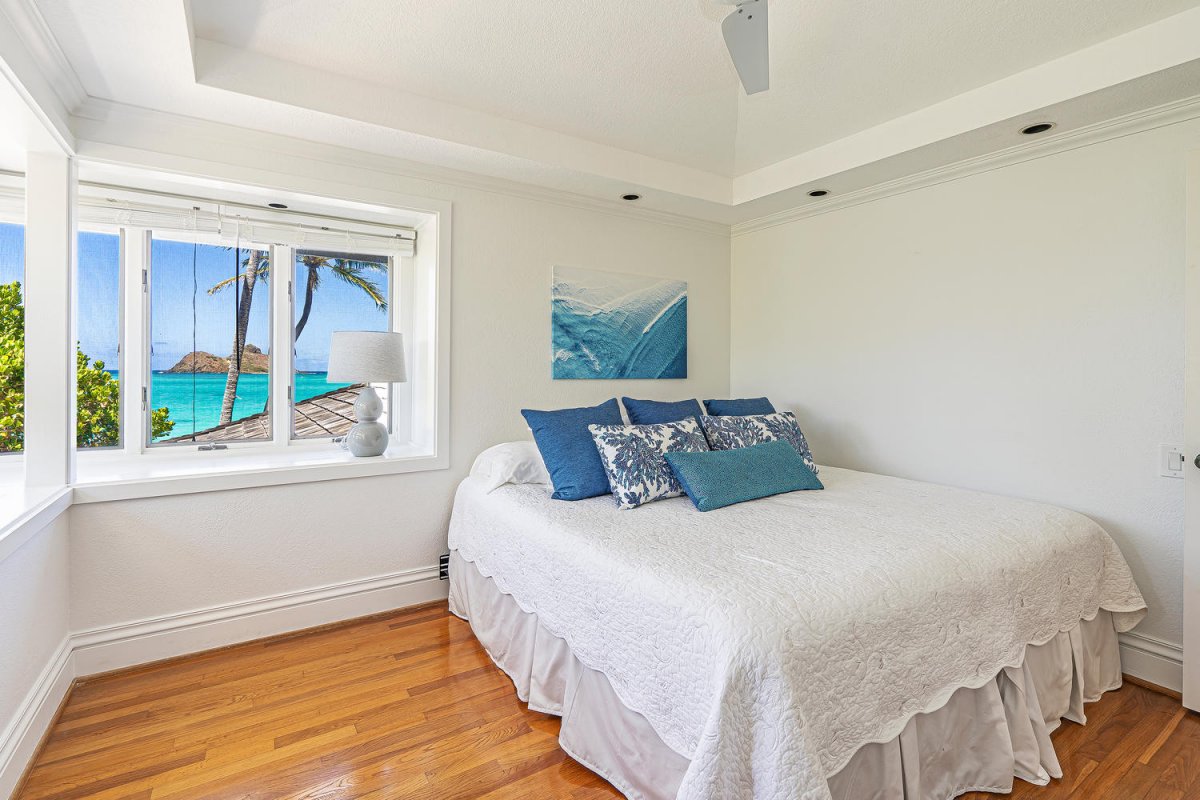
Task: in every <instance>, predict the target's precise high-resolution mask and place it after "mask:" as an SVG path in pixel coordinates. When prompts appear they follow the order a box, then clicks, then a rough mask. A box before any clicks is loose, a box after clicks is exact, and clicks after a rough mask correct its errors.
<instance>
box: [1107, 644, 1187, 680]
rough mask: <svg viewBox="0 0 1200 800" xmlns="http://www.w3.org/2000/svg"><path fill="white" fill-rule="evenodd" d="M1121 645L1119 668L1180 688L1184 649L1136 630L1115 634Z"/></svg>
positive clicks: (1137, 676) (1130, 673) (1143, 677)
mask: <svg viewBox="0 0 1200 800" xmlns="http://www.w3.org/2000/svg"><path fill="white" fill-rule="evenodd" d="M1117 639H1118V641H1119V642H1120V645H1121V670H1122V671H1123V672H1125V673H1127V674H1129V675H1132V676H1133V677H1135V678H1141V679H1142V680H1144V681H1149V682H1150V683H1153V684H1157V685H1158V686H1162V687H1163V688H1164V689H1170V690H1171V691H1173V692H1181V691H1183V648H1182V647H1180V646H1179V645H1177V644H1175V643H1173V642H1168V641H1166V640H1165V639H1159V638H1157V637H1155V636H1147V635H1146V634H1143V633H1137V632H1136V631H1129V632H1128V633H1122V634H1120V635H1119V636H1118V637H1117Z"/></svg>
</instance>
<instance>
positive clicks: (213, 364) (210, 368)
mask: <svg viewBox="0 0 1200 800" xmlns="http://www.w3.org/2000/svg"><path fill="white" fill-rule="evenodd" d="M270 363H271V362H270V357H269V356H267V354H266V353H264V352H263V351H262V350H260V349H259V348H258V346H257V345H253V344H249V343H247V344H246V349H245V350H243V351H242V368H241V371H242V372H244V373H256V372H257V373H265V372H267V370H268V368H269V366H270ZM167 372H197V373H201V374H204V373H210V374H224V373H226V372H229V359H228V358H222V357H221V356H215V355H213V354H212V353H206V352H204V351H203V350H197V351H196V352H194V353H188V354H187V355H185V356H184V357H183V358H181V359H179V363H177V364H176V365H175V366H173V367H171V368H170V369H169V370H167Z"/></svg>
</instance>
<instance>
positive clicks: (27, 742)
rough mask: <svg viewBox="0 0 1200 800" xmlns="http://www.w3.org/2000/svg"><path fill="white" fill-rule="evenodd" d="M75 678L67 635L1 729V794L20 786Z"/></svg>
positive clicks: (5, 795) (3, 794) (7, 794)
mask: <svg viewBox="0 0 1200 800" xmlns="http://www.w3.org/2000/svg"><path fill="white" fill-rule="evenodd" d="M74 679H75V670H74V664H73V659H72V652H71V641H70V638H69V637H66V638H64V639H63V640H62V643H61V644H59V646H58V649H57V650H55V651H54V655H52V656H51V657H50V660H49V661H48V662H47V663H46V668H45V669H43V670H42V673H41V674H40V675H39V676H38V678H37V680H36V681H34V683H33V686H31V687H30V689H29V694H27V695H26V696H25V700H24V701H23V702H22V703H21V707H20V708H19V709H18V710H17V713H16V714H15V715H14V716H13V718H12V720H11V721H10V722H9V723H8V727H6V728H5V729H4V731H3V732H2V733H0V797H8V796H10V795H11V794H12V793H13V790H14V789H16V788H17V784H18V783H19V782H20V780H21V777H22V776H23V775H24V774H25V768H26V766H28V764H29V762H30V760H31V759H32V758H33V756H34V753H36V752H37V748H38V745H39V744H41V741H42V737H43V736H45V735H46V731H47V730H48V729H49V728H50V724H51V723H52V722H53V721H54V716H55V714H56V713H58V707H59V706H60V705H62V701H63V699H64V698H65V697H66V696H67V692H68V691H69V690H70V689H71V683H72V682H73V681H74Z"/></svg>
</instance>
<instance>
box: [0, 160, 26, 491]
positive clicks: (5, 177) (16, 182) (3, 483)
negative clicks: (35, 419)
mask: <svg viewBox="0 0 1200 800" xmlns="http://www.w3.org/2000/svg"><path fill="white" fill-rule="evenodd" d="M24 183H25V179H24V176H22V175H15V174H10V173H0V222H3V223H6V224H9V225H20V226H21V228H22V230H24V229H25V227H26V226H25V187H24ZM28 268H29V264H28V259H26V264H25V266H24V268H23V269H22V270H21V291H22V296H23V295H24V292H25V291H26V276H25V272H26V271H27V270H28ZM25 327H26V330H28V328H29V317H28V315H26V318H25ZM24 482H25V450H24V449H22V450H21V451H20V452H17V453H14V452H4V453H0V487H17V486H23V485H24Z"/></svg>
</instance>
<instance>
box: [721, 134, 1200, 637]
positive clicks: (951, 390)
mask: <svg viewBox="0 0 1200 800" xmlns="http://www.w3.org/2000/svg"><path fill="white" fill-rule="evenodd" d="M1195 147H1200V121H1191V122H1187V123H1182V124H1177V125H1173V126H1170V127H1166V128H1161V129H1158V130H1153V131H1149V132H1145V133H1140V134H1136V135H1132V136H1128V137H1125V138H1122V139H1117V140H1113V141H1108V142H1104V143H1100V144H1096V145H1093V146H1090V147H1085V148H1081V149H1077V150H1073V151H1070V152H1065V153H1060V154H1057V155H1052V156H1048V157H1043V158H1039V159H1035V160H1032V161H1027V162H1024V163H1020V164H1016V165H1014V166H1009V167H1005V168H1002V169H997V170H994V171H991V172H986V173H983V174H978V175H974V176H971V177H967V178H963V179H960V180H956V181H953V182H949V183H945V184H941V185H937V186H933V187H930V188H924V189H920V190H916V191H912V192H909V193H906V194H901V195H897V196H893V197H890V198H886V199H880V200H876V201H874V202H870V203H866V204H863V205H859V206H855V207H851V208H847V209H844V210H838V211H833V212H830V213H827V214H823V215H820V216H814V217H809V218H806V219H801V220H796V221H793V222H790V223H787V224H784V225H780V226H777V227H772V228H766V229H763V230H759V231H756V232H752V233H746V234H743V235H739V236H735V238H734V240H733V248H732V249H733V280H732V285H733V287H734V293H733V308H732V335H733V342H732V365H733V367H732V374H731V383H732V393H733V394H734V395H758V394H767V395H769V396H771V398H772V399H774V400H775V401H776V402H777V403H779V404H781V405H783V406H786V407H788V408H791V409H794V410H795V411H796V412H797V413H798V415H799V417H800V419H801V422H802V425H803V427H804V429H805V432H806V434H808V435H809V440H810V442H811V444H812V447H813V451H814V453H815V455H816V457H817V459H818V461H819V462H820V463H825V464H832V465H837V466H845V467H851V468H854V469H864V470H870V471H874V472H882V473H886V474H893V475H900V476H905V477H912V478H918V479H923V480H930V481H936V482H939V483H946V484H952V485H958V486H966V487H972V488H977V489H984V490H989V491H994V492H999V493H1003V494H1010V495H1016V496H1023V497H1029V498H1035V499H1039V500H1044V501H1049V502H1052V503H1055V504H1059V505H1063V506H1066V507H1069V508H1073V509H1076V510H1078V511H1082V512H1084V513H1086V514H1088V515H1090V516H1092V517H1093V518H1095V519H1096V520H1097V521H1099V522H1100V523H1101V524H1102V525H1103V526H1104V527H1105V528H1106V529H1107V530H1108V531H1109V533H1111V534H1112V536H1113V537H1114V539H1116V541H1117V542H1118V544H1119V545H1120V546H1121V549H1122V550H1123V552H1124V554H1125V556H1126V558H1127V559H1128V560H1129V562H1130V565H1131V566H1132V568H1133V571H1134V574H1135V575H1136V577H1137V580H1138V583H1139V585H1140V586H1141V588H1142V591H1143V593H1144V594H1145V596H1146V600H1147V602H1148V603H1149V606H1150V613H1149V616H1148V617H1147V619H1146V620H1145V622H1144V623H1143V624H1142V625H1141V626H1140V627H1139V628H1138V631H1139V632H1140V633H1143V634H1148V635H1151V636H1154V637H1158V638H1160V639H1164V640H1167V641H1168V642H1171V643H1178V642H1179V641H1180V639H1181V631H1182V610H1181V603H1182V599H1181V591H1182V573H1181V559H1182V552H1183V546H1182V538H1183V533H1182V528H1183V485H1182V484H1183V482H1182V481H1180V480H1172V479H1169V478H1162V477H1159V475H1158V462H1157V458H1158V445H1159V444H1160V443H1171V442H1175V443H1178V442H1181V441H1182V436H1183V346H1184V331H1183V313H1184V308H1183V285H1184V208H1185V194H1184V181H1185V170H1184V167H1185V160H1186V159H1185V154H1186V153H1187V151H1188V150H1189V149H1190V148H1195Z"/></svg>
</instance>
